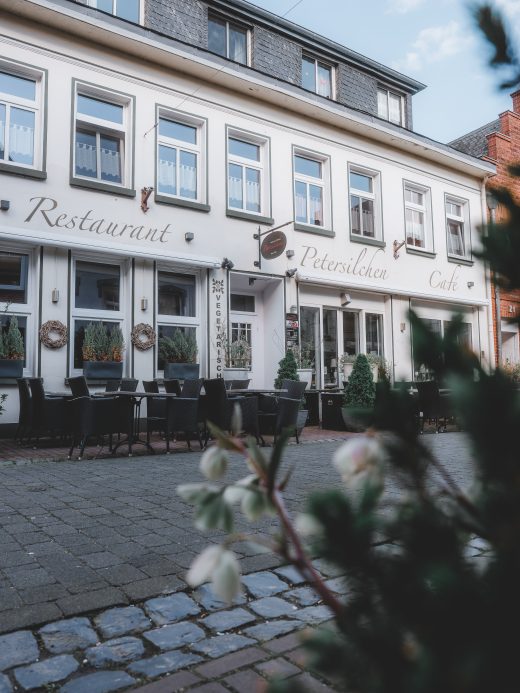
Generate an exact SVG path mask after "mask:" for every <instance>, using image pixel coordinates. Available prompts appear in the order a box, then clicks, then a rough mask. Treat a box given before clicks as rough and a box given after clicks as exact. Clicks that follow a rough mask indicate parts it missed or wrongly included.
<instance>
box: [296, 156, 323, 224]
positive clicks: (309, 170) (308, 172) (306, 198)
mask: <svg viewBox="0 0 520 693" xmlns="http://www.w3.org/2000/svg"><path fill="white" fill-rule="evenodd" d="M293 174H294V211H295V217H294V218H295V221H296V222H297V223H299V224H306V225H309V226H321V227H324V226H327V224H328V209H329V196H330V190H329V185H328V183H329V180H328V179H329V160H328V159H326V158H321V157H317V156H313V155H311V154H308V153H307V152H302V151H296V152H295V153H294V156H293Z"/></svg>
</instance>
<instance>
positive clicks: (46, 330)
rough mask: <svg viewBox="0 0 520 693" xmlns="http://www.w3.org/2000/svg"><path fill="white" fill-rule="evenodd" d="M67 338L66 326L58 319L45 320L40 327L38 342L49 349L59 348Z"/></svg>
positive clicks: (65, 342)
mask: <svg viewBox="0 0 520 693" xmlns="http://www.w3.org/2000/svg"><path fill="white" fill-rule="evenodd" d="M67 339H68V330H67V327H66V326H65V325H64V324H63V323H62V322H60V321H59V320H47V322H44V323H43V325H42V326H41V327H40V342H41V343H42V344H43V345H44V346H46V347H48V348H49V349H61V347H64V346H65V344H67Z"/></svg>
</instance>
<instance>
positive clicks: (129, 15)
mask: <svg viewBox="0 0 520 693" xmlns="http://www.w3.org/2000/svg"><path fill="white" fill-rule="evenodd" d="M87 4H88V6H89V7H95V8H96V9H98V10H102V11H103V12H108V13H109V14H113V15H115V16H116V17H121V19H127V20H128V21H129V22H135V23H136V24H137V23H139V20H140V14H141V0H87Z"/></svg>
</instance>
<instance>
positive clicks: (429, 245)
mask: <svg viewBox="0 0 520 693" xmlns="http://www.w3.org/2000/svg"><path fill="white" fill-rule="evenodd" d="M404 212H405V226H406V245H407V246H408V247H410V248H419V249H420V250H433V233H432V219H431V199H430V190H429V188H424V187H422V186H419V185H415V183H409V182H407V181H405V182H404Z"/></svg>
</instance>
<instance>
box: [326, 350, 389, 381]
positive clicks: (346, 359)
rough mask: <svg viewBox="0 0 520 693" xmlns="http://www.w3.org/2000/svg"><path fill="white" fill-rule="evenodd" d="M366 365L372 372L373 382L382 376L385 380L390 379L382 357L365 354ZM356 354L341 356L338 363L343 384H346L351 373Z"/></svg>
mask: <svg viewBox="0 0 520 693" xmlns="http://www.w3.org/2000/svg"><path fill="white" fill-rule="evenodd" d="M366 357H367V361H368V364H369V366H370V368H371V370H372V378H373V379H374V382H375V383H377V381H378V380H379V379H380V378H381V377H383V374H384V376H385V378H386V379H387V380H389V379H390V375H389V370H388V364H387V362H386V361H385V359H384V358H383V357H382V356H375V355H374V354H366ZM356 358H357V354H343V356H342V357H341V358H340V360H339V362H340V364H341V366H342V367H343V382H344V383H346V382H347V381H348V379H349V377H350V374H351V373H352V368H353V366H354V363H355V361H356Z"/></svg>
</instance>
